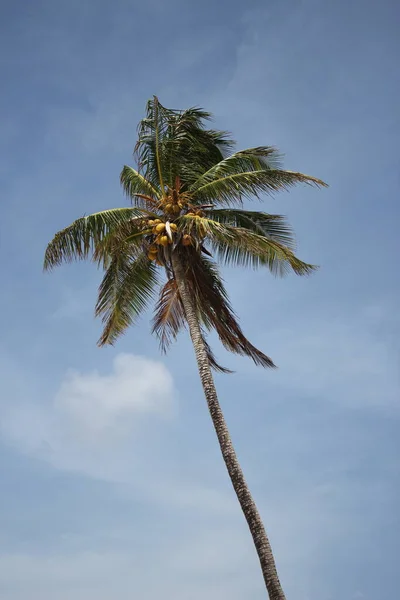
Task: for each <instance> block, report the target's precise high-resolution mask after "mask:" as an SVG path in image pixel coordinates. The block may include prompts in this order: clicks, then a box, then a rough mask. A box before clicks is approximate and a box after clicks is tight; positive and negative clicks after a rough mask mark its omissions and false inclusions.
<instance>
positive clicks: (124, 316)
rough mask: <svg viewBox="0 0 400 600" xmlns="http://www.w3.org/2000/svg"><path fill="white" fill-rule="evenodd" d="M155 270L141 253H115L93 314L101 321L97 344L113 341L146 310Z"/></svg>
mask: <svg viewBox="0 0 400 600" xmlns="http://www.w3.org/2000/svg"><path fill="white" fill-rule="evenodd" d="M156 283H157V271H156V267H155V266H154V264H153V263H152V262H151V261H149V260H147V258H146V257H145V256H144V255H142V256H140V257H139V258H137V257H133V258H132V257H130V256H129V255H128V254H127V253H126V252H119V253H116V254H115V255H114V256H113V258H112V261H111V264H110V266H109V267H108V269H107V271H106V273H105V275H104V277H103V280H102V282H101V284H100V287H99V296H98V300H97V303H96V308H95V314H96V316H100V317H101V319H102V322H103V324H104V329H103V333H102V335H101V337H100V339H99V341H98V344H99V346H104V345H105V344H111V345H112V344H114V343H115V341H116V340H117V338H118V337H119V336H120V335H122V334H123V333H124V332H125V330H126V329H127V328H128V327H129V326H130V325H131V324H132V323H133V322H134V321H135V319H136V318H137V317H138V316H139V315H140V313H141V312H143V311H144V310H145V308H146V307H147V305H148V303H149V302H150V300H151V299H152V298H153V295H154V287H155V285H156Z"/></svg>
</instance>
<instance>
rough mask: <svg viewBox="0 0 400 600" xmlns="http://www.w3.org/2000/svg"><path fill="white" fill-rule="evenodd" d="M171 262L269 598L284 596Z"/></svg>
mask: <svg viewBox="0 0 400 600" xmlns="http://www.w3.org/2000/svg"><path fill="white" fill-rule="evenodd" d="M172 263H173V269H174V274H175V278H176V282H177V285H178V290H179V294H180V297H181V300H182V304H183V307H184V310H185V315H186V320H187V323H188V326H189V331H190V337H191V338H192V342H193V347H194V351H195V354H196V360H197V365H198V368H199V373H200V379H201V383H202V385H203V389H204V394H205V397H206V400H207V404H208V409H209V411H210V415H211V418H212V421H213V424H214V428H215V431H216V434H217V437H218V442H219V446H220V448H221V452H222V456H223V458H224V461H225V465H226V468H227V470H228V473H229V477H230V479H231V482H232V485H233V488H234V490H235V492H236V496H237V498H238V500H239V503H240V506H241V507H242V511H243V513H244V516H245V518H246V521H247V524H248V526H249V529H250V532H251V535H252V537H253V541H254V545H255V547H256V550H257V554H258V558H259V560H260V564H261V570H262V573H263V576H264V581H265V585H266V587H267V590H268V595H269V598H270V600H285V594H284V592H283V590H282V587H281V584H280V581H279V577H278V573H277V571H276V566H275V560H274V556H273V554H272V549H271V545H270V543H269V540H268V536H267V533H266V531H265V528H264V525H263V523H262V520H261V517H260V514H259V512H258V509H257V506H256V504H255V502H254V500H253V498H252V496H251V494H250V490H249V488H248V487H247V483H246V480H245V478H244V475H243V472H242V469H241V467H240V464H239V461H238V459H237V456H236V452H235V450H234V447H233V444H232V440H231V437H230V435H229V431H228V427H227V425H226V422H225V418H224V415H223V413H222V410H221V407H220V404H219V402H218V397H217V392H216V389H215V384H214V379H213V376H212V372H211V368H210V364H209V361H208V357H207V352H206V348H205V345H204V341H203V337H202V333H201V329H200V324H199V321H198V317H197V314H196V310H195V307H194V304H193V301H192V297H191V295H190V290H189V289H188V288H187V285H186V281H185V273H184V270H183V266H182V265H181V263H180V261H179V257H177V256H176V255H174V254H173V255H172Z"/></svg>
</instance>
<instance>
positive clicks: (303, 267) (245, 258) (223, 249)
mask: <svg viewBox="0 0 400 600" xmlns="http://www.w3.org/2000/svg"><path fill="white" fill-rule="evenodd" d="M180 222H182V223H184V227H185V229H186V230H187V231H188V233H189V234H192V232H194V236H193V237H194V239H196V238H198V239H203V238H204V237H206V240H207V241H208V243H209V244H210V246H211V249H212V251H213V252H214V253H216V254H217V257H218V258H219V259H220V260H221V261H222V262H224V263H225V264H231V265H236V266H238V265H240V266H252V267H253V268H258V267H262V266H266V267H268V268H269V270H270V271H271V272H272V273H273V274H274V275H279V276H284V275H286V274H287V273H288V272H289V271H290V270H293V271H294V272H295V273H296V274H297V275H308V274H310V273H311V272H312V271H314V270H315V269H316V268H317V267H316V266H314V265H310V264H308V263H305V262H303V261H301V260H300V259H299V258H297V257H296V256H295V254H294V252H293V250H292V249H291V248H290V246H288V245H286V244H285V243H282V242H281V241H279V239H278V237H279V236H277V237H275V238H274V237H272V236H268V235H266V234H264V233H263V234H261V233H255V232H254V231H252V230H251V229H246V228H244V227H235V226H232V225H226V224H223V223H221V222H219V221H214V220H212V219H208V218H206V217H200V216H198V215H190V214H186V215H184V216H182V217H181V218H180ZM282 233H283V236H285V230H283V232H282Z"/></svg>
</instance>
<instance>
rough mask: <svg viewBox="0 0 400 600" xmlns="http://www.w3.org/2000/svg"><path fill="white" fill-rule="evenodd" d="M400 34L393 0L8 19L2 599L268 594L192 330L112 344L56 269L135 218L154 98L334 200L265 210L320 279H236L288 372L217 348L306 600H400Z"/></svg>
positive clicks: (17, 6) (0, 21)
mask: <svg viewBox="0 0 400 600" xmlns="http://www.w3.org/2000/svg"><path fill="white" fill-rule="evenodd" d="M398 18H399V14H398V8H397V7H396V6H395V3H394V2H390V1H388V0H387V1H383V2H381V3H380V4H379V6H378V3H376V2H372V1H371V0H364V1H362V0H354V1H353V2H344V1H343V0H339V1H338V2H322V1H321V0H320V1H317V0H302V1H301V0H282V1H281V2H279V3H278V2H262V1H261V0H252V1H249V2H246V3H242V2H238V1H237V0H232V1H230V2H227V1H226V0H221V1H220V2H218V3H212V2H210V1H209V0H205V1H204V2H203V3H193V2H190V1H186V2H185V1H184V0H165V1H164V2H162V1H161V0H148V2H147V3H146V4H144V3H138V2H128V1H126V0H115V1H114V2H113V3H111V2H109V3H108V2H105V1H104V0H98V1H97V2H95V1H94V0H85V1H83V0H80V1H79V2H78V1H77V0H71V1H69V2H61V1H58V2H54V1H50V0H41V1H40V0H38V1H37V2H35V3H31V2H27V1H25V2H24V1H22V0H21V1H20V2H17V3H11V2H9V3H2V7H1V14H0V32H1V35H0V47H1V59H0V65H1V66H0V68H1V80H2V84H3V85H2V94H1V95H0V107H1V114H2V117H3V118H2V127H1V130H2V132H1V136H0V154H1V161H0V178H1V188H2V194H1V215H2V218H1V224H0V229H1V247H2V252H1V257H0V260H1V263H2V264H1V273H2V293H1V296H0V309H1V310H0V315H1V316H0V319H1V333H2V335H1V340H0V359H1V360H0V381H1V398H0V470H1V472H0V481H1V484H0V485H1V494H0V507H1V510H0V593H1V597H2V598H3V599H4V600H25V599H26V598H28V597H29V599H30V600H70V598H71V597H74V598H75V600H83V599H84V600H95V599H96V600H108V599H109V598H111V597H118V598H119V600H125V599H126V600H127V599H128V598H132V595H133V596H134V597H138V598H141V599H142V600H154V599H155V598H158V597H160V594H162V595H163V597H167V598H175V599H176V600H184V599H185V600H187V599H188V598H189V599H190V600H200V598H201V599H203V598H204V597H207V598H209V599H210V600H217V599H218V600H220V599H221V598H229V599H230V600H239V599H242V598H243V597H246V598H251V599H252V600H253V599H254V600H259V599H260V600H261V598H265V592H264V589H263V582H262V579H261V576H260V573H259V569H258V565H257V558H256V556H255V554H254V551H253V548H252V544H251V540H250V536H249V534H248V532H247V530H246V526H245V524H244V521H243V518H242V515H241V513H240V510H239V508H238V506H237V505H236V501H235V498H234V496H233V493H232V491H231V488H230V484H229V481H228V480H227V476H226V473H225V471H224V467H223V464H222V461H221V459H220V456H219V451H218V448H217V444H216V440H215V439H214V433H213V430H212V427H211V423H210V422H209V417H208V414H207V411H206V406H205V402H204V399H203V397H202V392H201V389H200V385H199V382H198V379H197V373H196V368H195V364H194V357H193V354H192V351H191V348H190V344H189V340H188V339H187V336H185V335H182V336H181V337H180V339H179V342H178V344H176V345H175V346H174V347H173V348H172V350H171V352H170V354H169V355H168V356H167V357H164V356H161V355H160V354H159V351H158V346H157V341H156V340H155V339H153V338H152V337H151V336H150V333H149V323H148V321H149V318H150V315H146V316H145V317H144V318H143V319H142V320H141V322H140V324H139V325H138V326H137V327H136V328H135V329H133V330H131V331H130V332H129V333H128V334H127V335H126V336H125V337H124V338H123V339H122V340H121V342H120V343H119V345H118V346H117V347H115V348H114V349H102V350H100V349H98V348H97V347H96V343H95V342H96V340H97V338H98V336H99V331H100V324H99V323H98V322H96V321H95V320H94V318H93V305H94V302H95V297H96V289H97V285H98V283H99V278H100V274H99V273H98V272H97V271H96V270H95V269H94V268H93V267H92V266H91V265H73V266H66V267H64V268H62V269H60V270H59V271H57V272H55V273H54V274H53V275H51V276H49V275H43V274H42V271H41V266H42V258H43V252H44V248H45V246H46V243H47V242H48V241H49V240H50V238H51V237H52V235H53V234H54V232H55V231H57V230H58V229H60V228H62V227H63V226H65V225H67V224H69V223H70V222H71V221H72V220H74V219H75V218H77V217H79V216H81V215H82V214H84V213H88V212H92V211H96V210H100V209H102V208H107V207H111V206H118V205H122V204H123V203H124V202H125V201H124V199H123V197H122V194H121V191H120V189H119V184H118V176H119V171H120V169H121V167H122V165H123V164H125V163H129V162H130V161H131V152H132V148H133V145H134V142H135V132H136V131H135V127H136V124H137V122H138V121H139V119H140V118H141V117H142V115H143V111H144V106H145V102H146V100H147V98H149V97H150V96H151V95H153V94H157V95H158V96H159V97H160V100H161V101H162V102H163V103H164V104H165V105H167V106H171V107H176V108H185V107H187V106H191V105H194V104H196V105H200V106H203V107H205V108H206V109H207V110H210V111H212V112H213V113H214V114H215V119H216V125H217V126H218V127H220V128H223V129H229V130H231V131H233V133H234V136H235V138H236V139H237V141H238V145H239V146H241V147H246V146H255V145H261V144H270V145H276V146H278V147H279V148H280V149H281V151H282V152H284V153H285V165H286V166H287V167H288V168H289V169H294V170H300V171H303V172H306V173H310V174H312V175H315V176H318V177H321V178H323V179H325V180H326V181H328V182H329V184H330V188H329V189H328V190H326V191H325V190H324V191H315V190H310V189H300V188H299V189H297V190H296V191H294V192H293V193H291V194H284V195H280V196H276V197H275V198H273V199H266V202H265V204H264V207H265V210H266V211H270V212H278V213H282V214H287V215H288V217H289V220H290V222H291V224H292V225H293V226H294V228H295V230H296V232H297V238H298V254H299V256H300V257H301V258H303V259H304V260H309V261H311V262H314V263H318V264H319V265H321V269H320V271H319V272H317V273H316V274H315V275H313V277H312V278H308V279H306V280H303V279H298V278H296V277H295V276H291V277H288V278H287V279H285V280H275V279H273V278H272V277H271V276H270V275H269V274H268V273H264V272H256V273H255V272H251V271H234V270H226V271H224V275H225V279H226V283H227V285H228V286H229V290H230V292H231V298H232V302H233V304H234V306H235V308H236V310H237V312H238V314H239V315H240V317H241V323H242V325H243V328H244V330H245V332H246V334H248V336H249V337H250V339H251V340H252V341H253V342H254V343H255V344H258V345H259V346H261V347H262V349H264V350H265V351H266V352H267V353H268V354H270V355H271V356H272V357H273V358H274V360H275V362H276V363H277V364H278V365H279V367H280V368H279V371H277V372H266V371H262V370H259V369H257V368H256V367H254V366H253V365H252V363H250V362H249V361H247V360H245V359H239V358H236V357H233V356H229V355H226V354H224V352H223V351H222V350H221V349H220V348H219V347H218V356H219V357H220V359H221V360H222V361H223V362H224V364H226V365H227V366H231V367H233V368H234V369H235V370H236V374H235V375H231V376H218V377H217V378H216V380H217V385H218V390H219V393H220V399H221V403H222V405H223V409H224V411H225V413H226V418H227V421H228V424H229V427H230V429H231V433H232V436H233V439H234V442H235V444H236V447H237V450H238V454H239V457H240V460H241V462H242V465H243V468H244V470H245V473H246V476H247V479H248V482H249V484H250V486H251V489H252V491H253V492H254V496H255V498H256V501H257V503H258V505H259V507H260V510H261V512H262V515H263V517H264V519H265V524H266V527H267V530H268V532H269V534H270V537H271V541H272V544H273V548H274V551H275V554H276V559H277V563H278V567H279V570H280V574H281V579H282V581H283V584H284V587H285V590H286V592H287V596H288V600H289V599H290V598H296V600H314V599H317V598H318V600H333V599H334V598H335V599H336V598H337V597H338V596H339V595H340V598H341V599H342V600H372V599H374V600H375V598H377V597H395V594H396V591H397V588H398V581H396V566H397V565H396V562H397V560H396V557H397V556H398V555H399V552H400V548H399V542H398V538H399V520H398V509H397V507H398V505H399V502H400V497H399V496H400V481H399V459H398V456H399V449H400V448H399V441H398V439H399V436H398V425H399V416H400V411H399V397H400V394H399V391H400V381H399V369H398V364H399V362H398V361H399V341H398V340H399V329H400V327H399V324H400V321H399V315H398V310H397V308H398V304H399V291H400V287H399V277H398V254H399V244H398V239H397V230H398V220H399V216H400V212H399V209H398V205H397V204H398V192H399V158H398V134H399V112H398V97H399V92H400V85H399V78H398V59H397V55H398V52H399V48H398V46H399V44H398V31H397V29H398V25H397V24H398ZM254 206H256V205H254ZM396 583H397V585H396Z"/></svg>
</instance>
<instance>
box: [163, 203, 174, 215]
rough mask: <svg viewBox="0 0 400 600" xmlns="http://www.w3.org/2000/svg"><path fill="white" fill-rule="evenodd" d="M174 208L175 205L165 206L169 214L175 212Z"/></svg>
mask: <svg viewBox="0 0 400 600" xmlns="http://www.w3.org/2000/svg"><path fill="white" fill-rule="evenodd" d="M173 208H174V206H173V204H170V203H168V204H166V205H165V212H169V213H170V212H173Z"/></svg>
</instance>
